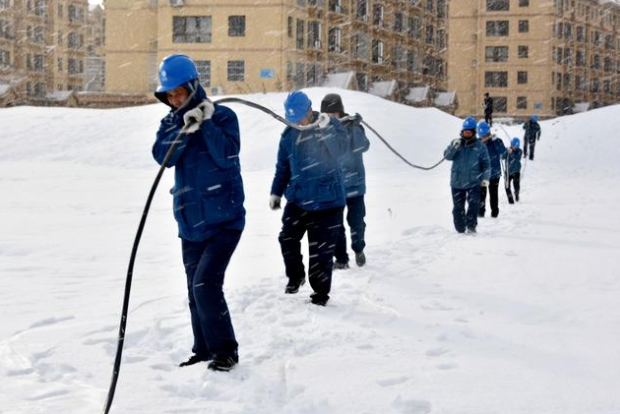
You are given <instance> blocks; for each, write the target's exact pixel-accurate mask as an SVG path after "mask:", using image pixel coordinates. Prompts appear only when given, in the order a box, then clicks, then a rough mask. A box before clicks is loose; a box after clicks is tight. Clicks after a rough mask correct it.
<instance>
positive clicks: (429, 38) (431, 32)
mask: <svg viewBox="0 0 620 414" xmlns="http://www.w3.org/2000/svg"><path fill="white" fill-rule="evenodd" d="M434 40H435V28H434V27H433V26H431V25H430V24H429V25H427V26H426V44H427V45H432V44H433V41H434Z"/></svg>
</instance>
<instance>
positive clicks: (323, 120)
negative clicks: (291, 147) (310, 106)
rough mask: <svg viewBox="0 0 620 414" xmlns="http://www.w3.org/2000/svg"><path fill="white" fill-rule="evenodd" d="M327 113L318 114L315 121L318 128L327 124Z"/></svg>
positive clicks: (323, 127) (322, 127)
mask: <svg viewBox="0 0 620 414" xmlns="http://www.w3.org/2000/svg"><path fill="white" fill-rule="evenodd" d="M329 119H330V118H329V115H327V114H325V113H321V114H319V119H317V123H318V125H319V128H320V129H325V128H327V127H328V126H329Z"/></svg>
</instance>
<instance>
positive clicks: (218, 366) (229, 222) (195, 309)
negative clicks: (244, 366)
mask: <svg viewBox="0 0 620 414" xmlns="http://www.w3.org/2000/svg"><path fill="white" fill-rule="evenodd" d="M159 81H160V86H159V87H158V88H157V91H156V92H155V96H156V97H157V98H158V99H159V100H160V101H162V102H163V103H165V104H166V105H168V106H170V108H171V110H170V112H169V113H168V115H166V116H165V117H164V118H163V119H162V121H161V125H160V127H159V131H158V132H157V139H156V141H155V144H154V145H153V157H154V158H155V160H156V161H157V162H158V163H159V164H160V165H161V164H162V163H163V162H164V158H165V156H166V153H167V152H168V150H169V149H170V147H171V145H172V142H173V141H174V139H175V138H176V137H177V136H178V135H179V133H180V132H181V130H183V129H184V128H185V129H184V131H185V132H184V134H183V136H182V139H181V143H180V145H179V146H178V147H176V150H175V151H174V153H173V154H172V156H171V158H170V159H169V161H168V162H167V164H166V167H174V169H175V171H174V173H175V174H174V181H175V184H174V188H173V189H172V191H171V192H172V195H173V200H174V202H173V207H174V208H173V211H174V218H175V219H176V221H177V223H178V227H179V237H180V238H181V246H182V250H183V263H184V265H185V273H186V275H187V290H188V296H189V310H190V314H191V321H192V331H193V334H194V346H193V348H192V351H193V355H192V356H191V357H190V358H189V359H188V360H187V361H185V362H183V363H181V365H180V366H188V365H193V364H196V363H199V362H203V361H211V362H210V363H209V365H208V368H209V369H211V370H214V371H229V370H230V369H232V368H233V367H234V366H235V365H236V364H237V363H238V361H239V357H238V352H237V348H238V344H237V341H236V339H235V333H234V330H233V326H232V322H231V319H230V313H229V311H228V307H227V305H226V300H225V299H224V292H223V285H224V274H225V272H226V268H227V266H228V263H229V262H230V258H231V256H232V254H233V252H234V251H235V248H236V247H237V244H238V243H239V239H240V238H241V232H242V231H243V228H244V226H245V209H244V207H243V201H244V192H243V182H242V180H241V168H240V165H239V149H240V139H239V124H238V122H237V116H236V115H235V113H234V112H233V111H232V110H230V109H229V108H227V107H224V106H220V105H214V104H213V103H212V102H211V101H210V100H209V99H208V98H207V94H206V93H205V91H204V89H203V88H202V86H200V83H199V81H198V72H197V70H196V65H195V64H194V62H193V61H192V60H191V59H190V58H189V57H187V56H185V55H170V56H168V57H166V58H164V60H163V61H162V63H161V65H160V67H159Z"/></svg>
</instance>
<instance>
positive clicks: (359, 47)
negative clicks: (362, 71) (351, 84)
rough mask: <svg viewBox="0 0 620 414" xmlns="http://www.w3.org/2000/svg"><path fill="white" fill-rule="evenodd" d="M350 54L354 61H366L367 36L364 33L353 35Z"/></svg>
mask: <svg viewBox="0 0 620 414" xmlns="http://www.w3.org/2000/svg"><path fill="white" fill-rule="evenodd" d="M351 52H352V54H353V58H354V59H360V60H367V59H368V35H367V34H366V33H363V32H359V33H357V34H355V35H353V38H352V44H351Z"/></svg>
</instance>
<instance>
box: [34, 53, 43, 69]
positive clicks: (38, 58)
mask: <svg viewBox="0 0 620 414" xmlns="http://www.w3.org/2000/svg"><path fill="white" fill-rule="evenodd" d="M33 62H34V65H33V67H32V70H34V71H35V72H43V71H44V70H45V56H43V55H34V59H33Z"/></svg>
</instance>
